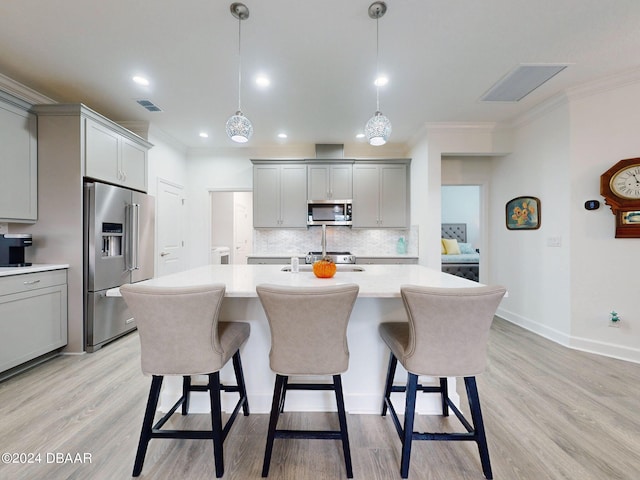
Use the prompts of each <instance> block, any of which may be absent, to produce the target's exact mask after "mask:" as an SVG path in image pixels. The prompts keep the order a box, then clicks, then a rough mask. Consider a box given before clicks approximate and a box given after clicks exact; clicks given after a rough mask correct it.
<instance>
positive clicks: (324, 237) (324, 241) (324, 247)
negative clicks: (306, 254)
mask: <svg viewBox="0 0 640 480" xmlns="http://www.w3.org/2000/svg"><path fill="white" fill-rule="evenodd" d="M326 256H327V226H326V225H322V258H324V257H326Z"/></svg>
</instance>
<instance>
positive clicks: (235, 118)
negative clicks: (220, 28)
mask: <svg viewBox="0 0 640 480" xmlns="http://www.w3.org/2000/svg"><path fill="white" fill-rule="evenodd" d="M231 15H233V16H234V17H235V18H237V19H238V111H237V112H236V113H235V115H232V116H231V117H229V120H227V135H228V136H229V138H230V139H231V140H233V141H234V142H238V143H246V142H248V141H249V139H250V138H251V135H253V125H251V121H250V120H249V119H248V118H247V117H245V116H244V114H243V113H242V109H241V103H240V98H241V96H240V94H241V89H242V42H241V40H242V35H241V27H240V25H241V24H242V20H246V19H247V18H249V9H248V8H247V6H246V5H245V4H243V3H232V4H231Z"/></svg>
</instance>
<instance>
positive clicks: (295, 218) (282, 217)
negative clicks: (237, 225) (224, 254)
mask: <svg viewBox="0 0 640 480" xmlns="http://www.w3.org/2000/svg"><path fill="white" fill-rule="evenodd" d="M253 227H254V228H306V227H307V166H306V165H304V164H300V163H285V164H274V163H264V164H257V165H254V167H253Z"/></svg>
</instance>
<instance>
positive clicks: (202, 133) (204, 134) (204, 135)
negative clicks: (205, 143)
mask: <svg viewBox="0 0 640 480" xmlns="http://www.w3.org/2000/svg"><path fill="white" fill-rule="evenodd" d="M200 136H201V137H202V138H209V134H208V133H207V132H200Z"/></svg>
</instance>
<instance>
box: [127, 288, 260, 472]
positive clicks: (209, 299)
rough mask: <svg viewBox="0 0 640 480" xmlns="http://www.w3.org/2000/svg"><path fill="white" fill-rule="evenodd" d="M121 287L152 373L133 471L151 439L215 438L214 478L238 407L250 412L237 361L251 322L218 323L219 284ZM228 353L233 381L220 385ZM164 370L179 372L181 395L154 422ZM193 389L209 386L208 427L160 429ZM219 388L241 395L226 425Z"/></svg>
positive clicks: (145, 369)
mask: <svg viewBox="0 0 640 480" xmlns="http://www.w3.org/2000/svg"><path fill="white" fill-rule="evenodd" d="M120 292H121V293H122V296H123V297H124V299H125V301H126V303H127V305H128V306H129V308H130V309H131V312H132V313H133V316H134V317H135V319H136V323H137V324H138V332H139V335H140V353H141V361H142V371H143V372H144V373H145V374H146V375H152V376H153V377H152V380H151V390H150V392H149V400H148V402H147V408H146V411H145V414H144V421H143V424H142V431H141V432H140V442H139V444H138V452H137V454H136V461H135V464H134V467H133V476H134V477H137V476H138V475H140V472H141V471H142V465H143V463H144V457H145V454H146V452H147V446H148V445H149V441H150V440H151V439H152V438H183V439H207V440H213V454H214V459H215V467H216V477H218V478H219V477H222V475H223V474H224V461H223V459H224V457H223V451H222V445H223V442H224V440H225V438H226V436H227V434H228V433H229V430H230V429H231V426H232V425H233V422H234V420H235V418H236V416H237V414H238V412H239V411H240V408H242V410H243V413H244V415H249V403H248V401H247V392H246V388H245V384H244V376H243V373H242V364H241V362H240V347H241V346H242V344H243V343H244V342H245V341H246V340H247V339H248V338H249V330H250V326H249V324H248V323H243V322H218V315H219V313H220V306H221V304H222V298H223V297H224V292H225V285H222V284H216V285H206V286H198V287H181V288H167V287H150V286H144V285H123V286H122V287H120ZM232 358H233V368H234V370H235V376H236V381H237V385H222V384H221V383H220V370H221V369H222V367H223V366H224V365H225V364H226V363H227V362H228V361H229V360H230V359H232ZM165 375H180V376H182V377H183V394H182V397H181V398H180V400H178V401H177V402H176V404H175V405H174V406H173V407H172V408H171V409H170V410H169V411H168V412H167V414H166V415H164V416H163V417H162V418H161V419H160V420H159V421H158V422H157V423H156V424H155V425H154V424H153V419H154V416H155V413H156V409H157V406H158V399H159V396H160V387H161V386H162V380H163V378H164V376H165ZM191 375H208V377H209V382H208V384H207V385H191V377H190V376H191ZM192 391H209V398H210V401H211V430H161V429H162V426H163V425H164V424H165V423H166V421H167V420H169V418H170V417H171V415H173V413H174V412H175V411H176V410H177V409H178V407H180V406H182V414H183V415H186V414H187V413H188V410H189V395H190V392H192ZM221 391H225V392H238V393H239V395H240V399H239V400H238V402H237V404H236V406H235V408H234V410H233V413H232V414H231V416H230V417H229V419H228V420H227V422H226V424H225V426H224V427H223V426H222V408H221V400H220V392H221Z"/></svg>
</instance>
